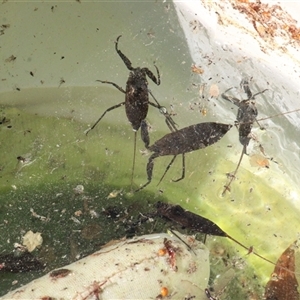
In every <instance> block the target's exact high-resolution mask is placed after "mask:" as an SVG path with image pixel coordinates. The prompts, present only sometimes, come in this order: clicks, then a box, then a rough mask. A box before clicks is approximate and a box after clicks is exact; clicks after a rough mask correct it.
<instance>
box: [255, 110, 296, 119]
mask: <svg viewBox="0 0 300 300" xmlns="http://www.w3.org/2000/svg"><path fill="white" fill-rule="evenodd" d="M297 111H300V108H297V109H294V110H289V111H286V112H283V113H279V114H276V115H272V116H269V117H265V118H261V119H258V120H257V121H264V120H268V119H272V118H275V117H280V116H283V115H288V114H290V113H293V112H297Z"/></svg>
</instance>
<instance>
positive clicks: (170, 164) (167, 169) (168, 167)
mask: <svg viewBox="0 0 300 300" xmlns="http://www.w3.org/2000/svg"><path fill="white" fill-rule="evenodd" d="M176 157H177V155H174V156H173V158H172V159H171V161H170V163H169V164H168V166H167V167H166V170H165V172H164V174H163V176H162V177H161V178H160V180H159V182H158V184H157V185H159V184H160V183H161V181H162V180H163V179H164V177H165V175H166V174H167V172H168V171H169V169H170V167H171V166H172V164H173V162H174V160H175V158H176Z"/></svg>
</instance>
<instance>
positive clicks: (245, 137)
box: [222, 79, 267, 195]
mask: <svg viewBox="0 0 300 300" xmlns="http://www.w3.org/2000/svg"><path fill="white" fill-rule="evenodd" d="M241 87H242V88H243V90H244V92H245V93H246V94H247V97H248V98H247V99H246V100H239V99H237V98H234V97H232V96H228V95H226V93H227V92H228V91H230V90H231V89H232V87H231V88H229V89H227V90H226V91H225V92H224V93H223V94H222V98H223V99H225V100H227V101H230V102H232V103H233V104H235V105H236V106H237V107H238V113H237V117H236V121H235V125H236V127H237V128H238V130H239V141H240V143H241V144H242V146H243V150H242V153H241V156H240V159H239V162H238V164H237V167H236V169H235V171H234V172H233V174H232V175H230V180H229V182H228V183H227V184H226V185H225V188H224V190H223V193H222V195H225V193H226V191H230V184H231V182H232V181H233V180H234V178H235V175H236V173H237V171H238V169H239V166H240V164H241V162H242V159H243V156H244V154H247V146H248V145H249V142H250V140H251V130H252V127H253V123H254V122H257V119H256V117H257V114H258V112H257V108H256V106H255V97H256V96H257V95H259V94H262V93H264V92H265V91H267V89H265V90H263V91H261V92H258V93H256V94H254V95H253V94H252V92H251V90H250V88H249V82H248V81H247V80H246V79H243V80H242V82H241ZM257 123H258V122H257Z"/></svg>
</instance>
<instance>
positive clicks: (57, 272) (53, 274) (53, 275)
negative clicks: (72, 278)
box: [49, 269, 72, 280]
mask: <svg viewBox="0 0 300 300" xmlns="http://www.w3.org/2000/svg"><path fill="white" fill-rule="evenodd" d="M70 273H72V271H71V270H68V269H58V270H54V271H52V272H51V273H50V274H49V276H50V277H51V278H52V279H54V280H56V279H58V278H63V277H66V276H68V275H69V274H70Z"/></svg>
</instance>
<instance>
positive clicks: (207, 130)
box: [136, 122, 232, 192]
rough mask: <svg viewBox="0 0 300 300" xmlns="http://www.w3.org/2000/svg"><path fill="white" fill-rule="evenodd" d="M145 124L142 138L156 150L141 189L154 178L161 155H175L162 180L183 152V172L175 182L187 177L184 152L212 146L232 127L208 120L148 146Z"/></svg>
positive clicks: (175, 132) (167, 135)
mask: <svg viewBox="0 0 300 300" xmlns="http://www.w3.org/2000/svg"><path fill="white" fill-rule="evenodd" d="M144 126H145V125H144V124H142V127H141V133H142V135H144V137H143V138H142V140H143V141H144V142H145V146H146V148H147V149H149V150H150V151H152V152H154V153H153V154H152V155H151V156H150V158H149V160H148V164H147V175H148V181H147V182H146V183H145V184H144V185H142V186H141V187H140V188H139V189H137V190H136V192H137V191H140V190H142V189H143V188H144V187H146V186H147V185H148V184H149V183H150V182H151V180H152V173H153V167H154V162H153V161H154V159H155V158H157V157H159V156H166V155H173V156H174V157H173V158H172V160H171V162H170V163H169V165H168V166H167V168H166V170H165V172H164V174H163V176H162V177H161V179H160V181H159V182H161V181H162V179H163V178H164V176H165V175H166V173H167V171H168V170H169V168H170V167H171V165H172V164H173V162H174V160H175V158H176V157H177V155H179V154H182V174H181V177H180V178H178V179H177V180H173V181H175V182H177V181H180V180H182V179H183V178H184V177H185V157H184V154H185V153H188V152H191V151H194V150H199V149H203V148H205V147H207V146H210V145H212V144H214V143H216V142H217V141H219V140H220V139H221V138H222V137H223V136H224V135H225V134H226V132H227V131H228V130H229V129H230V128H231V127H232V125H229V124H221V123H215V122H206V123H199V124H195V125H191V126H188V127H185V128H182V129H180V130H176V131H173V132H171V133H168V134H166V135H165V136H164V137H162V138H161V139H159V140H158V141H156V142H155V143H154V144H153V145H152V146H148V145H149V143H150V140H149V135H148V132H147V131H145V130H144V128H143V127H144Z"/></svg>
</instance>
